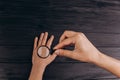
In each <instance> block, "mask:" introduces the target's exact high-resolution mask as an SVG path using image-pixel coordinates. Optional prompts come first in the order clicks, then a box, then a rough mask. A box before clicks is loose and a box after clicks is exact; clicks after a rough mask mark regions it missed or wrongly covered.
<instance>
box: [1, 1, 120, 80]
mask: <svg viewBox="0 0 120 80" xmlns="http://www.w3.org/2000/svg"><path fill="white" fill-rule="evenodd" d="M64 30H74V31H80V32H83V33H85V35H86V36H87V37H88V38H89V40H90V41H91V42H92V43H93V44H94V45H95V46H96V47H97V48H98V49H99V50H100V51H102V52H104V53H105V54H107V55H109V56H112V57H114V58H117V59H120V0H0V80H27V79H28V76H29V73H30V69H31V55H32V46H33V39H34V37H35V36H36V35H37V36H38V35H39V34H40V33H41V32H45V31H48V32H49V34H50V35H51V34H54V35H55V40H54V43H53V46H54V45H56V44H57V42H58V40H59V37H60V35H61V34H62V33H63V32H64ZM113 65H114V64H113ZM84 79H87V80H89V79H94V80H118V78H116V77H115V76H113V75H112V74H111V73H109V72H107V71H105V70H103V69H101V68H99V67H97V66H95V65H93V64H89V63H83V62H78V61H75V60H71V59H68V58H65V57H57V58H56V60H55V61H54V62H53V63H52V64H50V65H49V66H48V67H47V69H46V71H45V74H44V80H84Z"/></svg>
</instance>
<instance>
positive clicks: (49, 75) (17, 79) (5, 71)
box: [0, 63, 118, 80]
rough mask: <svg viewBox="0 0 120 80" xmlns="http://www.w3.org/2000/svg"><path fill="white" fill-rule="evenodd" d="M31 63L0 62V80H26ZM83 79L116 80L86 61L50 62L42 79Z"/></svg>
mask: <svg viewBox="0 0 120 80" xmlns="http://www.w3.org/2000/svg"><path fill="white" fill-rule="evenodd" d="M30 69H31V64H28V63H0V79H1V80H27V79H28V76H29V74H30ZM46 79H47V80H48V79H49V80H74V79H75V80H83V79H97V80H99V79H102V80H111V79H112V80H117V79H118V78H117V77H115V76H113V75H112V74H111V73H109V72H107V71H105V70H103V69H101V68H98V67H97V66H95V65H92V64H88V63H74V64H73V63H68V64H66V63H63V64H59V63H56V64H50V65H49V66H48V67H47V69H46V71H45V74H44V79H43V80H46Z"/></svg>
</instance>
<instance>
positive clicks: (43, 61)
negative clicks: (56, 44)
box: [32, 32, 57, 67]
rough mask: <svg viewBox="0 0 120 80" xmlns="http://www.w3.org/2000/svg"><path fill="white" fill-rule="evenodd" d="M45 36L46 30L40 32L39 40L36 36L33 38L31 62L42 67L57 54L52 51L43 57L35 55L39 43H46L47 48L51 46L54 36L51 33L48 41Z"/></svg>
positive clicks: (46, 35) (46, 34)
mask: <svg viewBox="0 0 120 80" xmlns="http://www.w3.org/2000/svg"><path fill="white" fill-rule="evenodd" d="M47 37H48V32H45V33H41V35H40V38H39V40H38V37H36V38H35V40H34V48H33V56H32V64H33V65H35V66H44V67H46V66H47V65H48V64H50V63H51V62H52V61H53V60H54V59H55V58H56V56H57V55H56V54H54V53H53V54H52V55H49V56H48V57H47V58H45V59H43V58H40V57H39V56H38V55H37V52H38V48H39V47H40V46H41V45H46V46H47V47H48V48H49V49H50V48H51V44H52V42H53V39H54V36H53V35H52V36H51V37H50V39H49V40H48V41H47Z"/></svg>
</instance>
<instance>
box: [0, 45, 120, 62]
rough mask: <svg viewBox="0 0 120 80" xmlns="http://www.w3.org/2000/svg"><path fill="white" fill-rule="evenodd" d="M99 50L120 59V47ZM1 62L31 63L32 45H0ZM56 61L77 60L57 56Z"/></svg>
mask: <svg viewBox="0 0 120 80" xmlns="http://www.w3.org/2000/svg"><path fill="white" fill-rule="evenodd" d="M99 50H100V51H101V52H104V53H105V54H106V55H109V56H112V57H114V58H117V59H120V55H119V54H120V48H119V47H118V48H111V47H105V48H103V47H100V48H99ZM0 55H1V56H0V62H2V63H3V62H7V63H13V62H19V63H24V62H28V63H31V56H32V47H31V46H0ZM54 62H55V63H73V62H75V63H76V62H77V63H79V62H78V61H75V60H72V59H69V58H65V57H57V58H56V60H55V61H54Z"/></svg>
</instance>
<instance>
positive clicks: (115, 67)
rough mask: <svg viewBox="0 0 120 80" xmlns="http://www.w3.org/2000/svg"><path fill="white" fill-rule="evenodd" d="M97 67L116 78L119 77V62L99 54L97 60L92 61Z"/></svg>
mask: <svg viewBox="0 0 120 80" xmlns="http://www.w3.org/2000/svg"><path fill="white" fill-rule="evenodd" d="M93 63H94V64H96V65H97V66H99V67H101V68H103V69H106V70H107V71H109V72H111V73H113V74H114V75H116V76H117V77H120V61H119V60H117V59H114V58H112V57H109V56H107V55H105V54H102V53H101V54H99V58H98V59H97V60H95V61H93Z"/></svg>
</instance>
